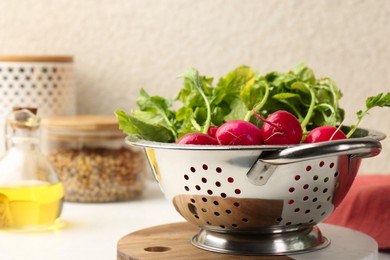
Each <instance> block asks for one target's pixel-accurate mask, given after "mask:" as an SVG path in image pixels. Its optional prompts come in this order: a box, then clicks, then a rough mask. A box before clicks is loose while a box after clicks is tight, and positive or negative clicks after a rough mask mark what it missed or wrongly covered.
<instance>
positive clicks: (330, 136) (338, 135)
mask: <svg viewBox="0 0 390 260" xmlns="http://www.w3.org/2000/svg"><path fill="white" fill-rule="evenodd" d="M346 138H347V136H346V135H345V134H344V133H343V132H342V131H341V130H340V129H338V128H336V127H334V126H320V127H317V128H314V129H313V130H311V131H310V132H309V134H308V135H307V136H306V138H305V141H303V142H304V143H320V142H326V141H332V140H341V139H346Z"/></svg>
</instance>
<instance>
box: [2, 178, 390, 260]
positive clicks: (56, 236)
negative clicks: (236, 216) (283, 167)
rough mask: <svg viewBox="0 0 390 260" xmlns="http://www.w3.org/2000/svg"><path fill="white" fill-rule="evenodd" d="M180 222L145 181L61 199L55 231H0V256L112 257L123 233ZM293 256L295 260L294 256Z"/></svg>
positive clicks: (8, 259)
mask: <svg viewBox="0 0 390 260" xmlns="http://www.w3.org/2000/svg"><path fill="white" fill-rule="evenodd" d="M182 221H184V219H183V218H182V217H181V216H180V215H179V213H177V212H176V211H175V209H174V207H173V206H172V205H170V203H169V202H168V201H167V200H165V198H164V197H163V195H162V192H161V191H160V189H159V187H158V185H157V184H156V183H155V182H152V181H148V183H147V185H146V189H145V191H144V194H143V196H142V197H140V198H138V199H136V200H133V201H129V202H118V203H101V204H97V203H70V202H65V203H64V207H63V212H62V215H61V224H62V225H59V226H62V227H60V228H59V229H57V230H51V231H45V232H31V233H11V232H0V259H1V260H19V259H27V258H28V259H29V260H38V259H39V260H46V259H50V260H52V259H54V260H65V259H67V260H69V259H72V260H78V259H94V260H99V259H116V250H117V243H118V241H119V240H120V239H121V238H122V237H124V236H125V235H127V234H129V233H131V232H134V231H138V230H141V229H145V228H149V227H153V226H157V225H162V224H168V223H176V222H182ZM331 246H332V245H331ZM323 250H327V249H323ZM293 257H294V258H296V259H299V257H298V256H297V255H295V256H293ZM333 259H337V258H334V257H333ZM379 259H390V254H383V253H380V254H379Z"/></svg>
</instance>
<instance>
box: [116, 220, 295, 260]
mask: <svg viewBox="0 0 390 260" xmlns="http://www.w3.org/2000/svg"><path fill="white" fill-rule="evenodd" d="M198 232H199V230H198V228H196V227H195V226H193V225H191V224H189V223H187V222H182V223H173V224H167V225H161V226H155V227H151V228H147V229H143V230H140V231H136V232H134V233H130V234H128V235H126V236H124V237H123V238H121V239H120V240H119V241H118V244H117V259H118V260H135V259H136V260H147V259H159V260H161V259H191V260H192V259H195V260H200V259H207V260H209V259H211V260H212V259H224V260H225V259H227V260H241V259H242V260H243V259H245V260H246V259H250V260H252V259H263V260H274V259H275V260H286V259H293V258H289V257H287V256H237V255H228V254H221V253H213V252H210V251H206V250H203V249H199V248H197V247H195V246H193V245H192V244H191V238H192V237H193V236H194V235H195V234H197V233H198Z"/></svg>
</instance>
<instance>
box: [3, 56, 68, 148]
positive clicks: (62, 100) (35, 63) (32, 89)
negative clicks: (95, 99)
mask: <svg viewBox="0 0 390 260" xmlns="http://www.w3.org/2000/svg"><path fill="white" fill-rule="evenodd" d="M16 106H28V107H37V108H38V114H39V115H40V116H41V117H46V116H56V115H73V114H75V112H76V97H75V86H74V71H73V58H72V57H71V56H0V145H1V147H0V155H1V154H3V152H4V128H5V127H4V123H5V118H6V117H7V115H8V114H9V113H10V112H11V110H12V108H13V107H16Z"/></svg>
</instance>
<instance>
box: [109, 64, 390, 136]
mask: <svg viewBox="0 0 390 260" xmlns="http://www.w3.org/2000/svg"><path fill="white" fill-rule="evenodd" d="M180 77H181V78H182V79H183V87H182V88H181V89H180V91H179V93H178V94H177V96H176V97H175V98H173V99H167V98H164V97H160V96H150V95H149V94H148V93H147V92H146V91H145V89H141V90H140V95H139V97H138V99H137V105H138V107H139V109H138V110H137V109H133V110H131V111H130V113H129V114H128V113H126V112H125V111H123V110H117V111H116V112H115V113H116V116H117V118H118V121H119V125H120V129H121V130H122V131H123V132H124V133H125V134H127V135H135V136H137V137H139V138H142V139H145V140H150V141H157V142H175V141H176V140H178V139H179V138H180V137H181V136H183V135H185V134H187V133H191V132H203V133H207V131H208V129H209V127H210V126H220V125H222V124H223V123H225V122H227V121H230V120H246V121H250V122H252V123H254V124H256V125H258V126H259V127H260V126H261V125H262V124H263V123H262V122H261V121H260V120H258V119H257V117H255V116H254V113H257V114H259V115H261V116H262V117H263V118H266V117H267V116H268V115H269V114H271V113H273V112H275V111H278V110H286V111H289V112H290V113H292V114H294V115H295V116H296V117H297V118H298V120H299V122H300V123H301V126H302V129H303V132H304V133H307V132H308V131H310V129H313V128H315V127H318V126H323V125H332V126H336V125H339V124H342V122H343V119H344V110H343V109H342V108H340V107H339V100H340V99H341V97H342V93H341V91H340V89H339V88H338V86H337V85H336V83H335V82H334V81H333V80H331V79H330V78H320V79H317V78H316V77H315V75H314V73H313V71H312V69H310V68H308V67H307V66H306V65H305V64H304V63H300V64H298V65H297V66H296V67H295V68H294V69H292V70H291V71H288V72H286V73H283V72H277V71H273V72H269V73H267V74H264V75H263V74H261V73H259V72H257V71H255V70H254V69H253V68H250V67H249V66H240V67H238V68H236V69H234V70H233V71H231V72H229V73H228V74H227V75H226V76H224V77H222V78H220V79H219V80H218V82H217V84H216V85H215V86H214V85H213V81H214V79H213V78H212V77H207V76H203V75H200V74H199V72H198V71H197V70H196V69H194V68H191V69H189V70H187V71H186V72H184V73H183V74H182V75H181V76H180ZM176 103H179V106H178V109H176V110H175V109H174V108H173V104H176ZM389 103H390V97H389V93H388V94H386V95H383V94H379V95H378V96H375V97H370V98H369V99H367V102H366V109H365V110H364V111H359V112H358V114H357V115H358V122H357V124H356V125H353V126H352V127H351V132H350V133H348V135H352V133H353V131H355V130H356V128H357V125H358V124H359V123H360V120H361V118H362V117H363V116H364V115H365V114H367V112H368V110H370V109H371V108H373V107H376V106H389Z"/></svg>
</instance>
